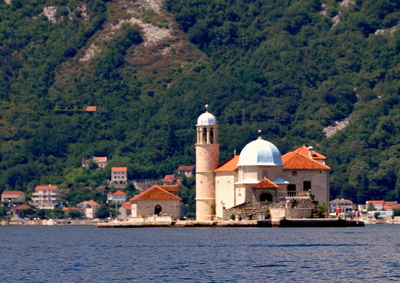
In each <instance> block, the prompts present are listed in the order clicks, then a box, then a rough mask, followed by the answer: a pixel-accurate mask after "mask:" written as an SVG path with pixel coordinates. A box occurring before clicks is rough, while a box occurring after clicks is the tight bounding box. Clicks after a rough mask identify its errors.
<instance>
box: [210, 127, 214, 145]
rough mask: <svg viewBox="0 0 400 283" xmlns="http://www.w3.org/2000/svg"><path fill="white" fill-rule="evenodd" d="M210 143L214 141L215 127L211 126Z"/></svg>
mask: <svg viewBox="0 0 400 283" xmlns="http://www.w3.org/2000/svg"><path fill="white" fill-rule="evenodd" d="M210 143H211V144H213V143H214V128H211V130H210Z"/></svg>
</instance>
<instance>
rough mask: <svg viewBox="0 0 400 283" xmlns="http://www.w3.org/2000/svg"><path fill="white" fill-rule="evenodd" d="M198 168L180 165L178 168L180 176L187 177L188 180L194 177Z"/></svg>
mask: <svg viewBox="0 0 400 283" xmlns="http://www.w3.org/2000/svg"><path fill="white" fill-rule="evenodd" d="M195 169H196V167H195V166H194V165H180V166H178V169H177V171H178V174H179V175H185V176H186V177H187V178H189V177H192V176H193V175H194V172H195Z"/></svg>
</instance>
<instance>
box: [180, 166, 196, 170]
mask: <svg viewBox="0 0 400 283" xmlns="http://www.w3.org/2000/svg"><path fill="white" fill-rule="evenodd" d="M194 167H195V166H194V165H180V166H178V171H192V170H194Z"/></svg>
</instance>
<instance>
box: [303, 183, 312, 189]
mask: <svg viewBox="0 0 400 283" xmlns="http://www.w3.org/2000/svg"><path fill="white" fill-rule="evenodd" d="M303 190H304V191H309V190H311V181H304V182H303Z"/></svg>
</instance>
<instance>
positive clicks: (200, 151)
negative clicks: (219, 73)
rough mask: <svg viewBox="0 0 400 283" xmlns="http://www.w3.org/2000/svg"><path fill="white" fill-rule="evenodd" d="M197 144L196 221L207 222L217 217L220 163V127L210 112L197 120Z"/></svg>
mask: <svg viewBox="0 0 400 283" xmlns="http://www.w3.org/2000/svg"><path fill="white" fill-rule="evenodd" d="M196 130H197V142H196V220H197V221H207V220H211V218H212V217H213V216H214V215H215V173H214V170H215V169H216V168H217V167H218V162H219V144H218V125H217V119H216V118H215V116H214V115H213V114H211V113H209V112H208V105H206V112H204V113H203V114H201V115H200V116H199V118H198V119H197V125H196Z"/></svg>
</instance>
